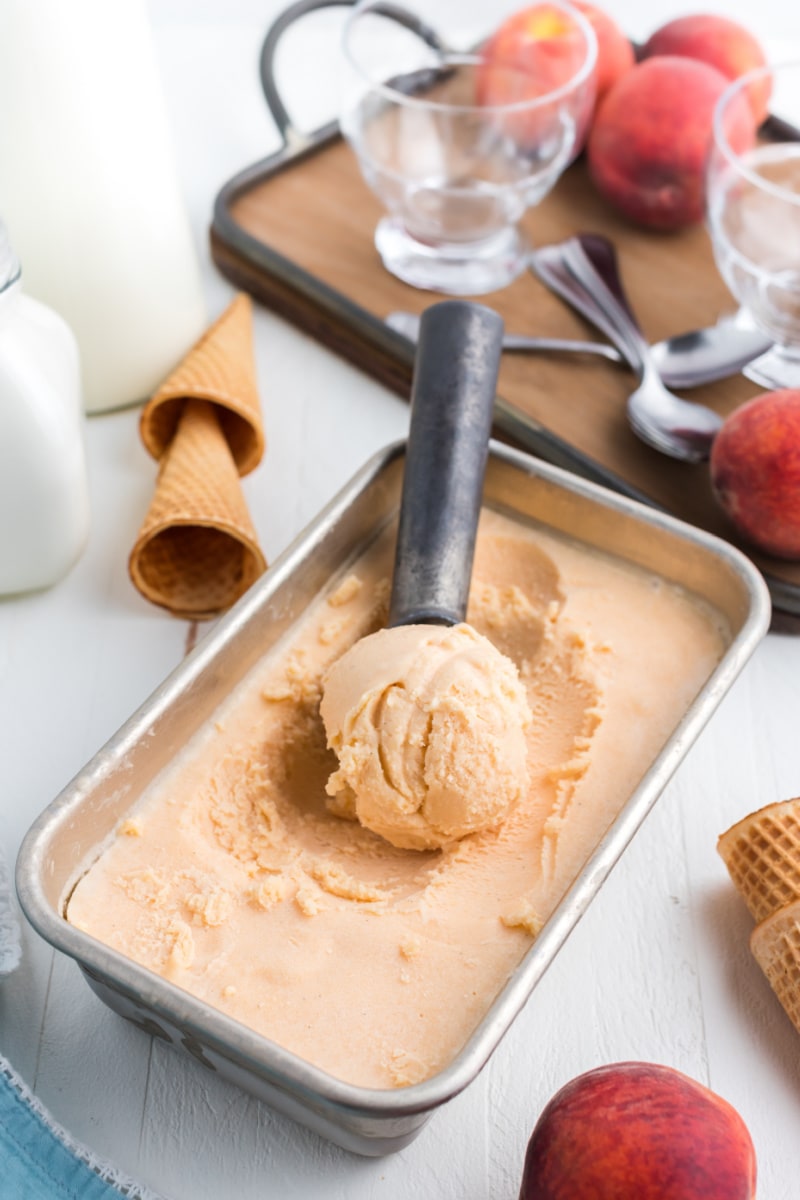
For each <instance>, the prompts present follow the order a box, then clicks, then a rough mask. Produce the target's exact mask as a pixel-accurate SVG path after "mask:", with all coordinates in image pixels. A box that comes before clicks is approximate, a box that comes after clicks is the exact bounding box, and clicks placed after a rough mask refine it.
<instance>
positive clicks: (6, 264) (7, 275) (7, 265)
mask: <svg viewBox="0 0 800 1200" xmlns="http://www.w3.org/2000/svg"><path fill="white" fill-rule="evenodd" d="M21 274H22V268H21V267H20V265H19V259H18V258H17V256H16V254H15V253H14V247H13V246H12V245H11V242H10V240H9V237H8V230H7V229H6V227H5V224H4V222H3V221H0V292H3V291H5V289H6V288H8V287H11V284H12V283H16V281H17V280H18V279H19V277H20V275H21Z"/></svg>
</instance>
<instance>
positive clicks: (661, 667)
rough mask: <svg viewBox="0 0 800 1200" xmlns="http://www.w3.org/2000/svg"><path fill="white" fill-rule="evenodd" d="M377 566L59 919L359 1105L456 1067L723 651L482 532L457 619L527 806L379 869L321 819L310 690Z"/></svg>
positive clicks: (254, 682)
mask: <svg viewBox="0 0 800 1200" xmlns="http://www.w3.org/2000/svg"><path fill="white" fill-rule="evenodd" d="M392 554H393V537H392V535H391V532H388V533H386V535H384V536H382V537H381V538H380V539H378V541H377V542H376V543H374V544H373V546H372V547H371V548H370V549H369V550H368V551H366V552H365V555H364V556H363V557H362V558H360V559H359V560H358V561H357V562H355V563H354V564H351V565H350V566H349V567H347V568H346V569H345V570H343V572H342V575H341V576H340V577H339V578H338V579H336V580H334V581H333V583H332V584H331V587H330V590H329V591H328V592H327V593H326V594H325V595H323V596H321V597H319V599H318V600H316V601H314V603H313V604H312V605H311V606H310V608H309V609H308V610H307V612H306V613H305V614H304V616H303V617H302V619H301V620H300V622H299V623H298V624H297V625H296V626H295V628H294V629H293V631H291V633H290V635H289V637H288V639H286V640H284V641H283V642H281V643H280V644H279V645H278V646H276V647H275V648H273V649H272V650H271V651H270V652H269V653H268V654H267V655H266V656H265V658H264V660H263V661H262V662H261V663H260V664H259V665H258V666H257V667H256V668H255V670H254V671H253V672H251V674H250V675H249V676H248V678H247V679H246V680H245V681H244V682H243V683H242V684H241V685H239V686H238V688H237V689H236V690H235V691H234V692H233V693H232V694H231V696H230V697H229V698H228V700H227V701H226V702H225V704H224V705H223V706H222V707H221V708H220V709H219V710H218V711H217V713H216V715H215V719H214V720H213V722H211V723H209V725H208V727H207V728H204V729H203V730H201V731H200V732H199V733H198V735H197V736H196V737H195V738H194V739H193V740H192V741H191V742H190V743H189V744H188V745H187V747H186V748H185V750H184V751H183V752H182V754H181V756H180V758H179V759H178V760H176V761H175V762H174V763H173V764H171V765H170V767H169V768H168V769H167V770H166V771H165V772H163V774H162V775H161V776H159V778H158V779H157V780H155V781H154V783H153V784H152V785H151V786H150V788H149V789H148V791H147V793H146V794H144V795H143V796H142V797H141V799H140V801H139V802H138V803H137V805H136V807H135V809H134V810H133V811H132V812H131V813H130V815H129V816H128V817H127V818H126V819H125V820H124V821H123V822H122V823H121V825H120V827H119V829H118V830H117V831H116V834H115V836H114V838H113V840H112V841H111V842H110V843H109V844H108V845H107V846H105V847H104V848H103V849H102V852H101V853H100V855H99V857H98V858H97V861H96V862H95V863H94V864H93V865H92V866H91V867H90V868H89V870H88V871H87V872H86V873H85V874H84V875H83V877H82V878H81V879H80V881H79V883H78V884H77V887H76V888H75V890H74V892H73V894H72V896H71V898H70V900H69V905H68V919H69V920H70V921H72V922H73V924H75V925H76V926H78V927H79V928H80V929H83V930H86V931H88V932H89V933H91V934H92V935H93V936H94V937H96V938H98V939H99V940H100V941H102V942H105V943H107V944H108V945H110V946H112V947H114V948H115V949H117V950H119V951H121V952H122V953H123V954H125V955H127V956H129V957H131V958H133V959H135V960H136V961H137V962H139V963H142V964H144V966H146V967H148V968H150V969H151V970H152V971H155V972H157V973H158V974H160V975H162V976H165V977H166V978H168V979H169V980H171V981H172V982H173V983H175V984H176V985H178V986H179V987H181V988H184V989H186V990H187V991H188V992H191V993H193V994H194V995H195V996H197V997H199V998H200V999H202V1000H203V1001H206V1002H207V1003H209V1004H210V1005H212V1006H214V1007H215V1008H217V1009H219V1010H221V1011H223V1012H225V1013H226V1014H228V1015H229V1016H231V1017H233V1018H235V1019H237V1020H238V1021H241V1022H243V1023H244V1024H245V1025H247V1026H249V1027H250V1028H252V1029H254V1030H256V1031H258V1032H259V1033H262V1034H264V1035H265V1036H267V1037H268V1038H271V1039H273V1040H274V1041H275V1042H277V1043H279V1044H280V1045H282V1046H284V1047H286V1048H288V1049H289V1050H291V1051H294V1052H295V1053H296V1054H298V1055H300V1056H302V1057H303V1058H306V1059H308V1060H309V1061H311V1062H313V1063H315V1064H316V1065H317V1066H318V1067H321V1068H322V1069H324V1070H325V1071H328V1072H330V1073H331V1074H332V1075H334V1076H336V1077H338V1078H340V1079H343V1080H346V1081H348V1082H351V1083H356V1084H360V1085H363V1086H367V1087H376V1088H394V1087H402V1086H405V1085H409V1084H413V1083H416V1082H419V1081H421V1080H423V1079H425V1078H427V1077H428V1076H430V1075H432V1074H434V1073H435V1072H436V1071H438V1070H440V1069H441V1068H443V1067H444V1066H446V1065H447V1064H448V1063H449V1062H450V1061H451V1060H452V1059H453V1057H454V1056H455V1055H456V1054H457V1052H458V1051H459V1049H460V1048H461V1047H462V1046H463V1044H464V1042H465V1041H466V1039H467V1038H468V1036H469V1034H470V1033H471V1032H472V1030H473V1029H474V1028H475V1026H476V1025H477V1024H478V1022H479V1021H480V1019H481V1017H482V1016H483V1015H484V1014H485V1012H486V1011H487V1009H488V1007H489V1005H490V1004H491V1002H492V1000H493V999H494V998H495V996H496V995H497V993H498V992H499V991H500V989H501V988H502V987H503V985H504V984H505V982H506V981H507V979H508V977H509V975H510V973H511V972H512V971H513V969H514V968H515V967H516V966H517V965H518V963H519V962H520V960H521V958H522V957H523V955H524V954H525V952H526V951H527V950H528V948H529V947H530V946H531V944H532V943H533V940H534V938H535V937H536V934H537V932H538V931H539V929H540V928H541V926H542V924H543V922H545V921H546V920H547V918H548V916H549V915H550V914H551V912H552V911H553V909H554V907H555V905H556V904H557V902H558V900H559V898H560V897H561V896H562V894H563V893H564V891H565V889H566V888H567V887H568V886H569V884H570V883H571V882H572V881H573V879H574V878H575V876H576V875H577V873H578V872H579V870H580V868H581V866H582V864H583V863H584V862H585V860H586V857H587V855H588V854H589V853H590V852H591V851H592V850H593V849H594V847H595V846H596V844H597V842H598V840H599V838H600V837H601V836H602V834H603V833H604V832H605V830H606V829H607V827H608V826H609V824H610V822H611V821H612V820H613V818H614V817H615V815H616V814H617V812H618V811H619V809H620V807H621V806H622V805H623V804H624V803H625V801H626V800H627V799H628V798H629V796H630V795H631V793H632V792H633V790H634V788H635V787H636V785H637V783H638V782H639V781H640V779H641V778H642V775H643V774H644V773H645V772H646V770H647V769H648V768H649V766H650V765H651V763H652V761H653V759H654V757H655V756H656V754H657V753H658V751H659V749H660V748H661V747H662V746H663V744H664V742H665V740H666V739H667V738H668V737H669V735H670V734H671V733H672V731H673V730H674V728H675V725H676V723H677V722H678V720H679V719H680V718H681V717H682V716H683V714H684V712H685V711H686V708H687V706H688V705H689V703H690V702H691V700H692V698H693V697H694V696H695V695H696V694H697V692H698V691H699V690H700V688H701V687H702V686H703V684H704V683H705V681H706V680H707V678H708V676H709V674H710V673H711V671H712V670H713V668H714V666H715V664H716V662H717V661H718V660H719V657H720V655H721V653H722V652H723V650H724V646H725V633H724V630H723V629H722V627H721V623H719V622H718V620H717V619H716V617H715V614H713V613H712V612H710V611H709V610H707V609H706V608H705V607H704V606H703V605H702V604H701V603H699V602H695V601H694V600H693V599H692V598H691V597H690V596H688V595H686V594H685V593H684V592H682V591H681V590H680V589H679V588H677V587H676V586H674V585H672V584H670V583H668V582H666V581H665V580H663V579H660V578H658V577H657V576H654V575H652V574H649V573H647V572H644V571H640V570H638V569H637V568H634V567H631V566H629V565H626V564H624V563H622V562H620V561H617V560H614V559H612V558H609V557H606V556H604V555H602V554H600V553H598V552H595V551H593V550H591V549H588V548H586V547H584V546H582V545H580V544H579V543H576V542H571V541H568V540H566V539H561V538H559V537H556V536H553V535H552V534H551V533H549V532H548V531H546V530H543V529H539V528H537V527H535V526H526V525H524V524H522V523H521V522H518V521H516V520H512V519H511V518H509V517H506V516H502V515H500V514H499V513H495V512H490V511H484V512H483V514H482V518H481V525H480V531H479V537H478V547H477V552H476V560H475V568H474V574H473V584H472V591H471V597H470V609H469V613H468V620H469V623H470V624H471V625H472V626H473V627H474V628H475V629H476V630H477V631H478V632H479V633H480V634H482V635H483V636H485V637H487V638H488V639H489V640H490V641H491V642H492V643H493V645H494V646H495V647H496V648H497V650H499V651H500V652H501V654H503V655H506V656H508V658H510V659H511V660H512V662H513V663H515V664H516V667H517V669H518V671H519V677H520V679H521V681H522V683H523V685H524V687H525V690H526V692H527V695H528V703H529V706H530V710H531V714H532V720H531V721H530V722H529V724H528V725H527V728H526V739H527V755H528V764H527V767H528V786H527V789H526V790H525V792H524V794H523V795H522V796H520V797H519V799H518V800H517V801H516V802H515V803H514V804H512V806H511V808H510V811H509V813H508V815H507V817H506V818H505V820H503V821H502V823H501V824H500V825H499V826H497V828H495V829H491V830H484V831H482V832H479V833H473V834H470V835H468V836H466V837H464V838H462V839H461V840H460V841H456V842H454V843H452V844H450V845H449V846H446V847H445V848H443V849H440V850H426V851H420V850H410V849H401V848H397V847H395V846H393V845H391V844H390V843H389V842H387V841H386V840H385V839H384V838H383V837H381V836H380V835H378V834H376V833H374V832H372V831H370V830H369V829H366V828H364V827H363V826H362V825H361V824H360V823H359V822H358V821H356V820H353V819H347V816H346V815H342V810H341V808H340V809H339V811H332V810H331V808H330V807H329V804H330V803H331V799H330V797H329V796H327V795H326V784H327V782H328V779H329V777H330V776H331V774H333V773H335V772H336V771H337V769H338V763H337V759H336V756H335V754H334V753H333V751H332V750H330V749H329V748H328V747H327V744H326V734H325V729H324V726H323V722H322V719H321V716H320V696H321V692H322V678H323V675H324V673H325V672H326V670H327V669H328V668H329V666H330V665H331V664H332V663H333V662H334V661H335V660H336V659H337V658H339V657H340V656H341V655H342V654H343V653H344V651H345V650H347V648H348V647H350V646H351V645H352V644H353V643H354V642H355V641H356V640H357V639H358V638H361V637H364V636H365V635H367V634H371V633H373V632H375V631H376V630H378V629H380V628H381V627H382V626H383V625H384V624H385V621H386V611H387V601H388V595H389V576H390V572H391V565H392ZM333 803H334V809H335V808H336V803H335V800H334V801H333ZM345 808H346V806H345Z"/></svg>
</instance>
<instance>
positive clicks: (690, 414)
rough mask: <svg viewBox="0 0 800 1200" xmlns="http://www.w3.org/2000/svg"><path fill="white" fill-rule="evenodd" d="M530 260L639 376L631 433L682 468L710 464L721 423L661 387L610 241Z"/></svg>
mask: <svg viewBox="0 0 800 1200" xmlns="http://www.w3.org/2000/svg"><path fill="white" fill-rule="evenodd" d="M532 258H533V259H534V260H535V262H534V263H533V264H532V265H533V266H534V269H535V270H536V273H537V274H540V275H541V277H542V278H543V279H544V281H545V282H546V283H548V284H549V285H550V286H552V287H553V288H554V290H556V291H557V292H558V293H559V294H560V295H562V296H563V297H564V298H565V299H566V300H568V301H569V303H571V304H572V305H573V306H574V307H576V308H577V309H578V310H579V311H580V312H582V313H583V314H584V315H585V316H587V317H588V319H589V320H591V321H592V322H593V323H594V324H596V325H597V326H598V328H599V329H601V330H602V332H603V333H605V335H606V337H608V338H609V340H610V341H612V342H613V343H614V344H615V345H616V347H617V349H618V350H619V351H620V354H622V355H623V357H624V358H625V359H626V360H627V362H628V363H629V364H630V366H631V368H632V370H634V371H635V372H636V374H637V375H638V377H639V386H638V387H637V388H636V389H635V390H634V391H633V392H632V393H631V395H630V396H629V398H628V405H627V412H628V420H629V422H630V425H631V428H632V429H633V430H634V432H635V433H636V434H637V435H638V436H639V437H640V438H641V439H642V441H644V442H647V443H648V444H649V445H651V446H653V447H654V448H655V449H657V450H660V451H661V453H662V454H667V455H669V456H670V457H671V458H677V459H680V460H682V461H684V462H702V461H703V460H704V459H706V458H708V455H709V452H710V449H711V443H712V441H713V440H714V436H715V434H716V433H717V431H718V429H719V427H720V425H721V424H722V418H721V417H720V416H719V414H718V413H715V412H713V411H712V410H711V409H709V408H706V407H705V406H704V405H700V404H693V403H691V402H690V401H688V400H681V399H679V397H678V396H675V395H673V393H672V392H670V391H668V390H667V388H666V387H665V386H664V384H663V383H662V381H661V378H660V376H659V373H658V370H657V369H656V366H655V363H654V361H653V358H652V356H651V353H650V346H649V345H648V343H647V341H646V340H645V338H644V336H643V335H642V332H641V330H640V329H639V326H638V324H637V322H636V320H635V318H634V316H633V314H632V312H631V310H630V306H629V304H628V301H627V298H626V297H625V294H624V291H623V289H622V283H621V280H620V277H619V271H618V268H617V260H616V253H615V251H614V247H613V245H612V244H611V243H610V242H609V241H608V239H607V238H603V237H600V236H599V235H595V234H582V235H577V236H575V237H572V238H568V239H567V240H566V241H565V242H562V243H560V244H558V245H555V246H547V247H544V248H543V249H542V250H538V251H535V252H534V254H533V256H532ZM543 268H544V273H543V274H542V271H543Z"/></svg>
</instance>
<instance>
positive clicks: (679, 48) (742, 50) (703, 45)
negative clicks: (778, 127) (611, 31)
mask: <svg viewBox="0 0 800 1200" xmlns="http://www.w3.org/2000/svg"><path fill="white" fill-rule="evenodd" d="M661 54H678V55H681V56H682V57H685V58H696V59H699V60H700V61H701V62H706V63H708V64H709V66H711V67H716V68H717V70H718V71H721V72H722V74H723V75H724V76H725V78H726V79H729V80H731V79H738V78H739V76H740V75H745V74H746V73H747V72H748V71H753V70H755V69H756V67H763V66H766V63H767V59H766V55H765V53H764V50H763V48H762V46H761V43H760V42H759V40H758V38H757V37H756V36H755V35H754V34H753V33H751V32H750V30H749V29H745V27H744V26H743V25H740V24H739V22H738V21H733V20H731V19H730V17H721V16H718V15H717V14H716V13H700V14H697V15H696V16H688V17H677V18H676V19H675V20H673V21H668V22H667V23H666V25H662V26H661V27H660V28H659V29H657V30H656V31H655V33H653V34H651V36H650V37H649V38H648V40H647V41H646V42H645V44H644V46H643V48H642V57H643V58H652V57H653V56H654V55H661ZM770 92H771V85H770V80H769V78H764V79H763V80H758V81H754V82H753V83H752V84H750V85H749V86H748V96H749V98H750V103H751V105H752V107H753V114H754V116H755V118H756V121H757V122H758V124H759V125H760V124H761V122H762V121H763V120H764V118H765V117H766V115H767V112H768V111H769V97H770Z"/></svg>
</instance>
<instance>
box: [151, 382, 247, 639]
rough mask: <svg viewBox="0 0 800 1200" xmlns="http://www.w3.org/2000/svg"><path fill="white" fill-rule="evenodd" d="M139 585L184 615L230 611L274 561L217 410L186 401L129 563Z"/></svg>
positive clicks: (204, 403)
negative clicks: (268, 559) (263, 545)
mask: <svg viewBox="0 0 800 1200" xmlns="http://www.w3.org/2000/svg"><path fill="white" fill-rule="evenodd" d="M128 565H129V570H130V574H131V579H132V580H133V582H134V584H135V585H136V587H137V588H138V589H139V591H140V592H141V593H142V595H144V596H145V597H146V598H147V599H148V600H152V601H153V603H154V604H158V605H161V606H162V607H164V608H168V609H169V610H170V612H172V613H174V614H175V615H176V616H181V617H189V618H194V619H204V618H208V617H213V616H216V615H218V614H219V613H221V612H224V611H225V610H226V609H227V608H229V607H230V605H231V604H233V603H234V601H236V600H238V598H239V597H240V596H241V595H242V594H243V593H244V592H245V591H246V590H247V588H248V587H249V586H250V585H251V583H253V582H254V580H255V579H256V578H257V577H258V576H259V575H260V574H261V572H262V571H263V570H264V568H265V566H266V563H265V561H264V556H263V554H262V553H261V550H260V549H259V546H258V541H257V537H256V532H255V530H254V528H253V524H252V521H251V519H250V514H249V512H248V509H247V504H246V502H245V499H244V495H243V493H242V485H241V481H240V479H239V473H238V470H237V468H236V464H235V462H234V460H233V456H232V454H231V451H230V448H229V446H228V443H227V441H226V439H225V437H224V436H223V434H222V432H221V429H220V425H219V421H218V418H217V413H216V410H215V408H214V406H213V405H212V404H210V403H208V402H207V401H205V400H189V401H185V402H184V404H183V407H182V413H181V417H180V422H179V425H178V428H177V431H176V433H175V436H174V438H173V440H172V443H171V444H170V446H169V448H168V450H167V452H166V453H165V455H164V457H163V458H162V461H161V467H160V470H159V475H158V482H157V484H156V491H155V495H154V497H153V501H152V503H151V505H150V508H149V510H148V513H147V516H146V517H145V520H144V524H143V525H142V528H141V530H140V532H139V536H138V538H137V540H136V544H135V545H134V547H133V550H132V551H131V555H130V559H129V564H128Z"/></svg>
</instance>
